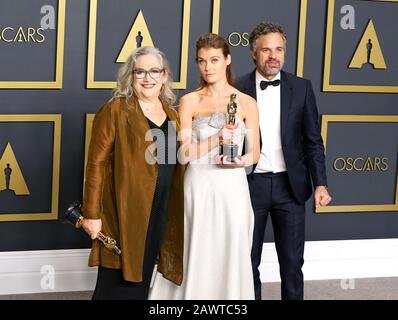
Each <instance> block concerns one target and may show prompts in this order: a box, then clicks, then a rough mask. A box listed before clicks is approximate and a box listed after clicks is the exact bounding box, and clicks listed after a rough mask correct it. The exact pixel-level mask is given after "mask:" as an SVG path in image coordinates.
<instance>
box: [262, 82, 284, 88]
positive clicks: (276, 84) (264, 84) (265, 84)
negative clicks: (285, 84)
mask: <svg viewBox="0 0 398 320" xmlns="http://www.w3.org/2000/svg"><path fill="white" fill-rule="evenodd" d="M280 83H281V81H280V80H274V81H264V80H263V81H261V82H260V88H261V90H265V89H267V87H268V86H274V87H277V86H279V85H280Z"/></svg>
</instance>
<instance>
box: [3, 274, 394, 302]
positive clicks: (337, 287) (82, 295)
mask: <svg viewBox="0 0 398 320" xmlns="http://www.w3.org/2000/svg"><path fill="white" fill-rule="evenodd" d="M304 290H305V299H306V300H398V278H371V279H353V280H322V281H306V282H305V289H304ZM91 295H92V292H91V291H79V292H54V293H37V294H19V295H0V300H31V299H34V300H43V299H50V300H88V299H91ZM263 299H264V300H278V299H280V283H277V282H273V283H264V284H263Z"/></svg>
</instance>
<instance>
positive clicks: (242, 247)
mask: <svg viewBox="0 0 398 320" xmlns="http://www.w3.org/2000/svg"><path fill="white" fill-rule="evenodd" d="M196 61H197V64H198V67H199V72H200V76H201V86H200V87H199V88H198V89H197V90H195V91H193V92H191V93H189V94H187V95H185V96H183V97H182V98H181V99H180V105H179V115H180V120H181V132H182V137H181V139H182V143H181V151H182V152H181V154H180V155H181V158H182V160H183V161H184V162H187V163H189V164H188V166H187V169H186V172H185V183H184V208H185V209H184V219H185V222H184V275H183V282H182V284H181V286H177V285H175V284H173V283H172V282H170V281H168V280H166V279H165V278H163V277H162V275H161V274H160V273H156V274H155V275H154V278H153V280H152V281H153V286H152V289H151V291H150V295H149V298H150V299H159V300H162V299H189V300H191V299H214V300H224V299H234V300H235V299H247V300H249V299H254V289H253V274H252V267H251V259H250V252H251V245H252V232H253V223H254V215H253V211H252V207H251V202H250V194H249V188H248V184H247V180H246V172H245V167H246V166H250V165H252V164H253V163H255V162H257V160H258V157H259V149H260V147H259V127H258V110H257V104H256V102H255V100H254V99H252V98H251V97H249V96H247V95H245V94H243V93H241V92H240V91H238V90H237V89H236V88H234V87H233V86H232V75H231V55H230V50H229V47H228V44H227V43H226V42H225V40H224V39H223V38H222V37H221V36H219V35H215V34H205V35H203V36H201V37H200V38H199V40H198V41H197V43H196ZM231 94H236V101H237V106H238V108H237V113H236V123H235V126H234V127H232V128H231V127H230V126H229V127H228V126H225V124H226V106H227V104H228V103H229V101H230V95H231ZM245 137H246V144H247V146H246V150H245V151H246V152H245V155H243V156H241V157H239V158H235V162H229V161H227V159H226V158H225V157H223V156H220V155H218V154H219V140H220V138H222V139H230V138H233V139H234V141H235V143H236V144H238V146H239V154H241V152H242V147H243V139H244V138H245ZM180 160H181V159H180Z"/></svg>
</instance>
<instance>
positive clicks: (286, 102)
mask: <svg viewBox="0 0 398 320" xmlns="http://www.w3.org/2000/svg"><path fill="white" fill-rule="evenodd" d="M291 102H292V87H291V85H290V83H289V81H288V79H287V77H286V74H285V73H284V72H283V71H281V139H282V141H283V138H284V136H285V132H286V124H287V121H288V118H289V111H290V107H291V104H292V103H291Z"/></svg>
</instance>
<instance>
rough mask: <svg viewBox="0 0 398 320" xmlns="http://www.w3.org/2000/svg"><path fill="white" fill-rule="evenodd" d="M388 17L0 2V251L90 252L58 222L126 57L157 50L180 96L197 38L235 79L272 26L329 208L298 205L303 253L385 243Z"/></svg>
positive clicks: (390, 116) (394, 137) (375, 11)
mask: <svg viewBox="0 0 398 320" xmlns="http://www.w3.org/2000/svg"><path fill="white" fill-rule="evenodd" d="M397 17H398V1H393V0H390V1H360V0H357V1H354V0H344V1H343V0H328V1H327V0H301V1H300V0H247V1H240V0H165V1H159V0H114V1H108V0H34V1H32V0H0V251H14V250H15V251H17V250H38V249H43V250H47V249H68V248H88V247H89V246H90V240H89V238H88V236H86V235H85V234H84V232H82V231H77V230H75V229H73V228H72V227H71V226H68V225H63V224H61V223H60V222H59V221H58V219H59V217H60V216H61V214H62V213H63V211H65V209H66V208H67V207H68V205H69V204H70V203H71V202H72V201H74V200H76V199H81V198H82V189H83V188H82V187H83V176H84V163H85V157H86V148H87V145H88V142H89V140H90V133H91V131H90V130H91V124H92V119H93V114H94V113H95V112H96V110H97V109H98V108H99V107H100V106H101V105H102V104H103V103H104V102H105V101H107V100H108V99H109V98H110V94H111V89H112V88H113V87H114V85H115V74H116V72H117V70H118V68H119V67H120V65H121V63H122V62H123V61H125V58H126V56H127V54H128V53H129V52H131V50H132V49H134V48H135V47H136V46H137V45H140V44H141V45H154V46H157V47H159V48H161V49H162V50H163V51H164V52H165V53H166V54H167V56H168V58H169V60H170V63H171V66H172V71H173V74H174V88H175V89H176V90H177V93H178V95H182V94H184V93H186V92H188V91H190V90H192V89H194V88H195V87H196V86H197V85H198V73H197V69H196V66H195V61H194V58H195V41H196V39H197V38H198V37H199V35H201V34H202V33H205V32H210V31H212V32H215V33H219V34H221V35H222V36H224V37H225V38H226V39H227V40H228V42H229V44H230V46H231V48H232V59H233V69H234V72H235V75H236V76H240V75H243V74H244V73H247V72H249V71H251V70H252V69H253V67H254V65H253V62H252V61H251V59H250V55H249V48H248V37H249V33H250V31H251V30H252V29H253V27H254V26H255V25H256V24H257V23H259V22H260V21H263V20H270V21H274V22H276V23H279V24H281V25H282V26H284V28H285V30H286V32H287V36H288V49H287V61H286V65H285V70H287V71H289V72H292V73H295V74H297V75H298V76H303V77H305V78H308V79H310V80H311V81H312V83H313V86H314V89H315V93H316V97H317V101H318V108H319V111H320V115H321V118H320V121H321V124H322V128H321V129H322V136H323V138H324V143H325V147H326V160H327V163H326V165H327V173H328V178H329V189H330V191H331V193H332V195H333V202H332V203H331V205H330V206H329V207H327V208H322V210H319V211H318V212H315V211H314V205H313V203H312V201H309V202H308V203H307V224H306V228H307V240H347V239H372V238H374V239H377V238H397V237H398V187H397V155H398V95H397V93H398V76H397V75H398V58H397V57H398V43H397V41H396V30H397V28H398V19H397ZM138 32H140V34H141V38H139V37H137V35H138ZM267 228H268V232H267V235H266V238H265V241H272V239H273V235H272V227H271V226H268V227H267Z"/></svg>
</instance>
